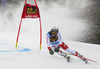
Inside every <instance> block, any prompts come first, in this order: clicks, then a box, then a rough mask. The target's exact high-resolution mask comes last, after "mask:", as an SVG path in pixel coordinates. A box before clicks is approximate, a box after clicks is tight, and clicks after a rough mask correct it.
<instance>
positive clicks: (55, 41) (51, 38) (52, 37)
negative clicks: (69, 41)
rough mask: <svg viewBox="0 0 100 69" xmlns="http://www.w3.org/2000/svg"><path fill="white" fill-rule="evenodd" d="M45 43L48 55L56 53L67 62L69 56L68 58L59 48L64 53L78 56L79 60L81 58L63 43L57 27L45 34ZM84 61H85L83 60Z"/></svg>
mask: <svg viewBox="0 0 100 69" xmlns="http://www.w3.org/2000/svg"><path fill="white" fill-rule="evenodd" d="M46 42H47V48H48V50H49V53H50V54H51V55H53V54H54V52H56V53H58V54H59V55H61V56H63V57H65V58H67V59H68V60H69V58H70V56H68V55H67V54H66V53H64V52H62V51H61V50H60V48H62V49H63V50H65V51H66V52H68V53H70V54H73V55H75V56H79V57H80V58H81V57H83V56H82V55H81V54H79V53H78V52H77V51H74V50H71V49H70V48H69V47H68V46H67V45H66V44H65V43H64V42H63V41H62V38H61V35H60V32H59V30H58V28H57V27H53V28H52V29H51V30H50V31H49V32H48V33H47V34H46ZM83 60H84V61H85V59H83Z"/></svg>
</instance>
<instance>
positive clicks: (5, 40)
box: [0, 0, 100, 69]
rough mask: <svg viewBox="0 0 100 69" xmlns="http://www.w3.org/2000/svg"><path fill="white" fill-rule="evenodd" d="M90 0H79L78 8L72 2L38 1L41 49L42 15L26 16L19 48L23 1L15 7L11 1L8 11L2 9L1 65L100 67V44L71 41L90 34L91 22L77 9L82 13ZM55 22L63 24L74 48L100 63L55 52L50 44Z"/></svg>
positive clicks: (2, 68) (20, 68)
mask: <svg viewBox="0 0 100 69" xmlns="http://www.w3.org/2000/svg"><path fill="white" fill-rule="evenodd" d="M82 1H83V0H82ZM85 1H86V0H85ZM86 3H87V2H86ZM86 3H84V2H82V4H81V6H78V5H80V4H79V3H78V4H77V2H76V5H75V7H74V8H72V7H69V5H68V7H67V8H66V7H64V6H59V5H58V4H55V3H52V6H50V5H48V6H44V3H42V4H41V3H38V5H39V8H40V14H41V19H42V28H43V43H42V50H41V51H40V50H39V21H38V19H34V20H33V19H23V22H22V27H21V32H20V37H19V42H18V48H17V49H15V44H16V38H17V31H18V26H19V23H20V17H21V13H22V9H23V3H20V5H18V6H17V7H15V8H14V7H13V6H11V5H10V6H9V7H10V8H9V7H8V9H7V10H6V11H5V12H0V14H2V15H1V17H0V21H1V22H0V69H40V68H41V69H55V68H56V69H67V68H68V69H99V68H100V54H99V52H100V45H94V44H86V43H79V42H73V41H69V40H74V39H80V38H81V37H84V36H85V34H88V33H87V31H86V29H88V28H89V25H88V24H87V23H86V22H85V21H84V20H82V19H81V18H77V17H78V16H77V13H78V14H81V13H80V12H82V11H81V10H82V9H84V8H85V7H87V6H88V4H86ZM68 4H69V3H68ZM84 4H86V5H85V6H84ZM11 7H12V9H11ZM48 7H49V8H48ZM76 7H78V8H76ZM71 8H72V9H71ZM73 9H74V10H73ZM12 10H13V11H14V12H13V11H12ZM62 10H63V11H62ZM79 10H80V11H79ZM53 26H57V27H58V28H59V30H60V32H61V35H62V39H63V41H64V42H65V43H66V44H67V45H68V46H69V47H70V48H71V49H73V50H76V51H78V52H80V53H81V54H83V55H84V56H85V57H87V58H90V59H93V60H95V61H97V62H98V63H93V62H89V63H88V64H85V63H84V62H83V61H81V60H80V59H79V58H77V57H74V56H71V61H70V62H69V63H67V61H66V59H65V58H63V57H61V56H59V55H58V54H56V53H55V54H54V55H52V56H51V55H50V54H49V52H48V49H47V46H46V33H47V32H48V31H49V30H50V28H51V27H53Z"/></svg>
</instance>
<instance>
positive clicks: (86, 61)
mask: <svg viewBox="0 0 100 69" xmlns="http://www.w3.org/2000/svg"><path fill="white" fill-rule="evenodd" d="M66 54H68V55H73V54H70V53H66ZM73 56H76V55H73ZM77 57H79V58H82V59H86V60H84V61H85V63H86V64H87V63H88V61H91V62H94V63H97V62H96V61H94V60H91V59H88V58H85V57H80V56H77Z"/></svg>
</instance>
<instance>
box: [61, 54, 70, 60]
mask: <svg viewBox="0 0 100 69" xmlns="http://www.w3.org/2000/svg"><path fill="white" fill-rule="evenodd" d="M61 56H63V57H64V58H66V59H67V62H69V60H70V56H68V55H67V54H66V53H64V52H62V54H61Z"/></svg>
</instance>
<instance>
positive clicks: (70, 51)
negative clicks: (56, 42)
mask: <svg viewBox="0 0 100 69" xmlns="http://www.w3.org/2000/svg"><path fill="white" fill-rule="evenodd" d="M61 48H63V49H64V50H65V51H66V52H68V53H70V54H72V55H75V56H79V58H81V57H83V55H81V54H80V53H78V52H77V51H74V50H72V49H70V48H69V47H68V46H67V45H66V44H65V43H64V42H62V46H61ZM83 60H84V59H83Z"/></svg>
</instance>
